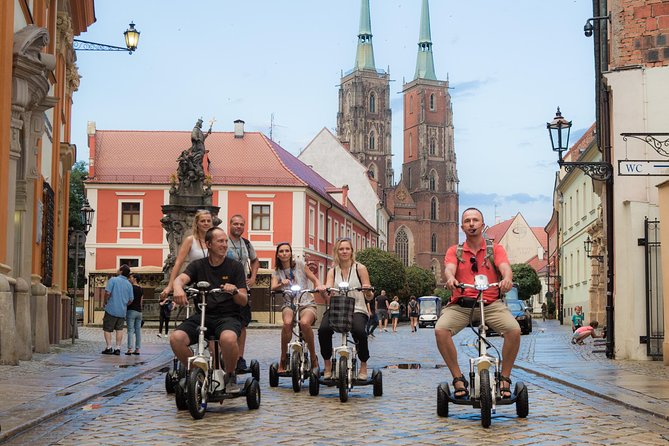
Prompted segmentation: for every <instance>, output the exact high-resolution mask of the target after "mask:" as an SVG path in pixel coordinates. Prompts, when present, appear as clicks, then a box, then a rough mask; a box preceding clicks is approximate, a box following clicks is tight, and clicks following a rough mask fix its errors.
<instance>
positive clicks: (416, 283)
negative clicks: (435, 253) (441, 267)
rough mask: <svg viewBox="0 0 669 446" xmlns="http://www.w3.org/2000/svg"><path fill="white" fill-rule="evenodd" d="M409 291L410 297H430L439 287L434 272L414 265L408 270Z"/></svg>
mask: <svg viewBox="0 0 669 446" xmlns="http://www.w3.org/2000/svg"><path fill="white" fill-rule="evenodd" d="M406 278H407V290H408V294H409V296H411V295H413V296H416V297H420V296H428V295H430V293H431V292H432V291H433V290H434V287H435V286H436V285H437V280H436V279H435V278H434V274H433V273H432V271H430V270H428V269H424V268H421V267H419V266H416V265H412V266H410V267H408V268H407V269H406Z"/></svg>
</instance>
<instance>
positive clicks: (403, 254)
mask: <svg viewBox="0 0 669 446" xmlns="http://www.w3.org/2000/svg"><path fill="white" fill-rule="evenodd" d="M395 254H397V257H399V258H400V260H401V261H402V263H404V266H409V236H408V235H407V233H406V231H405V230H404V228H402V229H400V230H399V231H397V235H396V236H395Z"/></svg>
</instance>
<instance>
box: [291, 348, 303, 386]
mask: <svg viewBox="0 0 669 446" xmlns="http://www.w3.org/2000/svg"><path fill="white" fill-rule="evenodd" d="M300 356H301V355H300V354H298V353H297V352H293V354H292V355H291V356H290V376H291V378H292V380H293V392H295V393H298V392H299V391H300V390H302V361H301V360H300Z"/></svg>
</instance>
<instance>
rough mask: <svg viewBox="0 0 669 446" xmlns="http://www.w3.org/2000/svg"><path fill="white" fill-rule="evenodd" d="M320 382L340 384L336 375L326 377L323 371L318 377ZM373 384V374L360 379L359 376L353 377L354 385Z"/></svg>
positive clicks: (323, 384)
mask: <svg viewBox="0 0 669 446" xmlns="http://www.w3.org/2000/svg"><path fill="white" fill-rule="evenodd" d="M318 383H319V384H320V385H322V386H328V387H334V386H336V385H337V384H339V380H338V379H336V378H334V377H333V378H330V379H325V375H324V373H323V372H321V374H320V378H319V379H318ZM373 384H374V382H373V381H372V377H371V375H370V376H368V377H367V379H358V378H354V379H353V387H357V386H371V385H373Z"/></svg>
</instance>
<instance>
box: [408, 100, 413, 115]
mask: <svg viewBox="0 0 669 446" xmlns="http://www.w3.org/2000/svg"><path fill="white" fill-rule="evenodd" d="M409 113H413V96H409Z"/></svg>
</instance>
